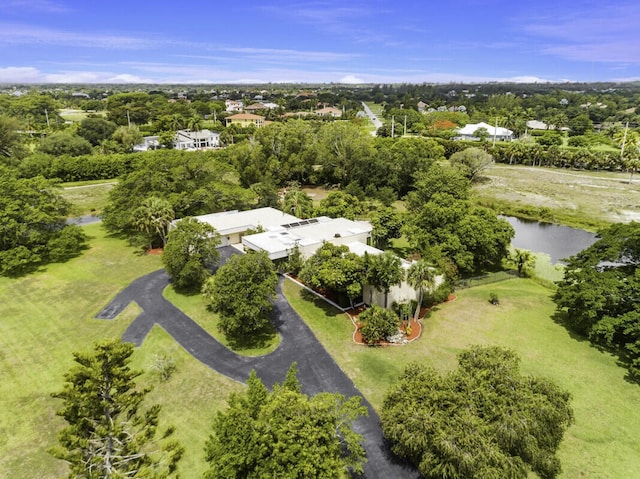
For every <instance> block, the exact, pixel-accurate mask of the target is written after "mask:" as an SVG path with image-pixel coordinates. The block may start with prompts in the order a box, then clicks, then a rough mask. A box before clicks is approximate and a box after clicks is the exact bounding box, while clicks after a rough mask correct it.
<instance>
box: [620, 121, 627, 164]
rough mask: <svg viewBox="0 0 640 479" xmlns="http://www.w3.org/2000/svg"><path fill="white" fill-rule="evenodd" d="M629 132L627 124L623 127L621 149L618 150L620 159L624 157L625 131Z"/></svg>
mask: <svg viewBox="0 0 640 479" xmlns="http://www.w3.org/2000/svg"><path fill="white" fill-rule="evenodd" d="M628 130H629V122H627V124H626V126H625V127H624V136H623V137H622V148H620V159H622V158H623V157H624V145H625V143H626V142H627V131H628Z"/></svg>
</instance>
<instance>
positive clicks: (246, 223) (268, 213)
mask: <svg viewBox="0 0 640 479" xmlns="http://www.w3.org/2000/svg"><path fill="white" fill-rule="evenodd" d="M196 219H198V220H199V221H202V222H204V223H208V224H210V225H211V226H213V227H214V228H215V229H216V231H217V232H218V233H219V234H220V239H221V241H222V246H228V245H239V244H240V243H241V242H242V237H243V236H244V235H245V234H246V233H247V231H256V230H259V229H262V230H266V231H269V230H271V229H272V228H276V229H277V228H279V227H280V225H286V224H289V223H292V222H296V221H301V220H300V219H298V218H296V217H295V216H292V215H290V214H287V213H284V212H282V211H280V210H277V209H275V208H258V209H255V210H248V211H238V210H233V211H223V212H221V213H212V214H209V215H202V216H197V217H196Z"/></svg>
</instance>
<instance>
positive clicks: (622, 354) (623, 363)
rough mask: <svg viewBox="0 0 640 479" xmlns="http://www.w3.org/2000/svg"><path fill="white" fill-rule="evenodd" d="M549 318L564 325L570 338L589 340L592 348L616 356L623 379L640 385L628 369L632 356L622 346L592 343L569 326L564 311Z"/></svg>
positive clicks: (634, 373)
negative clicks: (615, 346)
mask: <svg viewBox="0 0 640 479" xmlns="http://www.w3.org/2000/svg"><path fill="white" fill-rule="evenodd" d="M551 319H552V320H553V321H554V322H555V323H556V324H559V325H560V326H562V327H564V328H565V329H566V330H567V332H568V333H569V336H570V337H571V339H574V340H576V341H579V342H589V344H590V346H591V347H592V348H594V349H597V350H598V351H600V352H601V353H603V354H610V355H612V356H614V357H615V358H616V364H617V365H618V366H620V367H621V368H624V369H626V370H627V373H626V374H625V376H624V380H625V381H626V382H628V383H630V384H637V385H640V376H639V375H638V374H637V373H636V372H635V371H633V370H632V369H630V368H631V367H632V365H633V358H631V357H629V355H628V354H627V353H626V351H625V350H624V349H622V348H611V347H608V346H606V345H604V344H599V343H594V342H593V341H591V340H590V339H589V338H588V337H587V336H584V335H582V334H580V333H578V332H576V331H574V330H573V329H572V328H571V324H570V323H569V320H568V315H567V313H566V312H565V311H556V312H555V313H554V314H553V315H552V316H551Z"/></svg>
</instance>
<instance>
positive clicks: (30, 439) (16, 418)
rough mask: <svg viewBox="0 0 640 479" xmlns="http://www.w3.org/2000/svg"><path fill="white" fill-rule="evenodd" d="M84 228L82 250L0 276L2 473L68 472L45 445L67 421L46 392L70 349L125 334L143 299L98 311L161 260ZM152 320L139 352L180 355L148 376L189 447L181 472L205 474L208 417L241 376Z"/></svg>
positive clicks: (56, 385)
mask: <svg viewBox="0 0 640 479" xmlns="http://www.w3.org/2000/svg"><path fill="white" fill-rule="evenodd" d="M85 229H86V232H87V233H88V234H89V235H90V236H91V240H90V249H89V250H87V251H85V252H84V253H83V254H82V256H80V257H78V258H75V259H73V260H71V261H69V262H67V263H64V264H54V265H49V266H47V267H46V268H44V269H43V270H42V271H40V272H37V273H35V274H31V275H28V276H25V277H23V278H18V279H9V278H0V317H1V318H2V321H1V322H0V337H2V348H1V349H0V477H7V478H23V477H38V478H54V477H60V476H62V475H63V474H64V471H65V466H64V464H63V463H62V462H61V461H58V460H56V459H54V458H52V457H51V456H49V454H48V453H47V452H46V450H47V448H49V447H50V446H52V445H53V444H55V442H56V435H57V432H58V430H59V429H60V427H62V425H63V422H62V421H61V420H60V419H59V418H58V417H56V416H55V410H56V409H57V408H58V407H59V406H60V403H59V402H58V400H54V399H53V398H51V397H50V394H51V393H52V392H54V391H57V390H59V389H60V388H61V387H62V384H63V380H64V374H65V372H66V371H67V370H68V369H69V368H70V367H71V365H72V364H73V358H72V352H73V351H77V350H88V349H90V347H91V344H92V343H93V342H94V341H95V340H98V339H101V338H118V337H120V336H121V335H122V333H123V332H124V330H125V329H126V327H127V326H128V325H129V323H130V322H131V321H132V319H133V318H134V317H135V316H136V314H137V312H138V309H137V307H136V306H135V305H133V306H130V307H129V308H127V309H126V310H125V311H124V312H123V313H122V314H121V315H120V316H119V317H118V318H116V320H114V321H105V320H97V319H94V316H95V315H96V313H97V312H98V311H100V310H101V309H102V308H103V307H104V306H105V305H106V304H107V303H108V301H109V300H110V299H111V298H113V296H115V294H116V293H117V292H118V291H120V290H121V289H122V288H124V287H125V286H127V285H128V284H129V283H130V282H131V281H132V280H134V279H136V278H138V277H139V276H141V275H143V274H145V273H148V272H151V271H155V270H157V269H158V268H160V267H162V265H161V262H160V258H159V257H158V256H147V255H141V254H140V253H139V251H138V250H136V249H134V248H131V247H129V246H128V245H127V243H126V241H123V240H120V239H116V238H113V237H109V236H107V235H106V234H105V233H104V232H103V230H102V229H101V227H100V225H99V224H96V225H89V226H86V227H85ZM156 329H157V330H154V331H153V332H152V334H151V335H150V337H149V338H148V339H147V341H146V342H145V343H144V345H143V347H142V348H140V349H139V350H138V351H137V352H136V354H135V356H136V362H137V363H138V364H143V365H148V364H150V361H152V358H153V357H154V356H155V355H156V354H159V353H162V352H170V354H171V355H172V356H173V357H174V358H175V360H176V362H177V364H178V371H177V372H176V374H175V375H174V376H173V377H172V378H171V379H170V380H169V381H168V382H167V383H158V380H157V378H156V377H155V376H154V375H150V374H145V376H144V382H148V383H154V382H155V383H158V384H156V388H155V390H154V392H153V393H152V394H153V399H154V401H158V402H162V403H163V404H164V405H165V409H164V411H163V415H164V416H165V418H166V419H167V420H168V421H169V422H171V423H173V424H174V425H175V426H176V427H177V434H178V436H179V437H180V438H182V439H183V440H184V442H185V445H186V446H188V447H189V450H188V451H187V453H186V456H185V462H184V464H181V466H180V468H181V471H182V472H183V474H182V475H183V477H199V476H200V473H201V471H202V470H203V468H204V461H203V457H202V447H203V445H204V441H205V439H206V437H207V432H208V427H209V426H210V419H211V418H212V417H213V415H214V414H215V411H216V410H217V409H218V408H220V407H222V406H223V405H224V403H225V400H226V398H227V395H228V393H229V392H230V391H234V390H238V389H239V388H241V387H242V386H241V385H239V384H238V383H236V382H234V381H231V380H229V379H227V378H224V377H221V376H219V375H217V374H215V373H214V372H212V371H210V370H209V369H208V368H206V367H205V366H203V365H202V364H200V363H199V362H197V361H196V360H195V359H193V358H191V357H190V356H189V355H188V354H187V353H185V352H184V351H182V349H181V348H179V347H178V346H177V345H176V343H174V342H173V341H172V340H171V339H170V338H168V337H167V335H166V333H164V332H163V331H162V330H160V329H159V328H156Z"/></svg>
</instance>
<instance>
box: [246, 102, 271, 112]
mask: <svg viewBox="0 0 640 479" xmlns="http://www.w3.org/2000/svg"><path fill="white" fill-rule="evenodd" d="M267 108H268V107H266V106H265V105H263V104H262V103H253V104H251V105H249V106H247V107H245V108H244V109H245V110H247V111H249V110H266V109H267Z"/></svg>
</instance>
